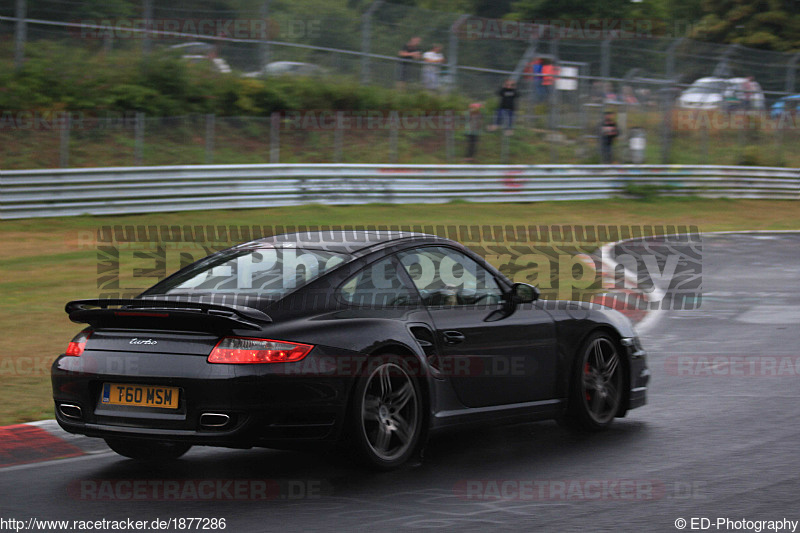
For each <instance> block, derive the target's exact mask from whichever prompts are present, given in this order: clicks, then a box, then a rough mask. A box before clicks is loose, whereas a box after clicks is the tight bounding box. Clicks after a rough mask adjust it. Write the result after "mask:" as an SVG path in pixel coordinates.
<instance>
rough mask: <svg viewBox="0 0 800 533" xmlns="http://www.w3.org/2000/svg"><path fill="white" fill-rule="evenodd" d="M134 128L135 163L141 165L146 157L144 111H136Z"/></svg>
mask: <svg viewBox="0 0 800 533" xmlns="http://www.w3.org/2000/svg"><path fill="white" fill-rule="evenodd" d="M134 128H135V129H134V141H133V143H134V146H133V164H134V165H141V164H142V161H143V159H144V113H141V112H137V113H136V125H135V127H134Z"/></svg>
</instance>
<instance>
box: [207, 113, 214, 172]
mask: <svg viewBox="0 0 800 533" xmlns="http://www.w3.org/2000/svg"><path fill="white" fill-rule="evenodd" d="M215 118H216V115H214V114H213V113H208V114H207V115H206V165H210V164H212V163H213V162H214V126H215V124H214V122H215Z"/></svg>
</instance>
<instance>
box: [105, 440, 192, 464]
mask: <svg viewBox="0 0 800 533" xmlns="http://www.w3.org/2000/svg"><path fill="white" fill-rule="evenodd" d="M105 441H106V444H108V447H109V448H111V449H112V450H114V451H115V452H117V453H118V454H120V455H122V456H123V457H129V458H131V459H136V460H139V461H168V460H171V459H177V458H178V457H180V456H181V455H183V454H185V453H186V452H188V451H189V448H191V447H192V445H191V444H185V443H182V442H161V441H148V440H133V439H105Z"/></svg>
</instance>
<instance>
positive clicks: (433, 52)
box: [422, 44, 444, 91]
mask: <svg viewBox="0 0 800 533" xmlns="http://www.w3.org/2000/svg"><path fill="white" fill-rule="evenodd" d="M422 60H423V61H424V62H425V65H424V66H423V67H422V83H423V85H425V88H426V89H428V90H431V91H435V90H437V89H439V71H440V70H441V67H440V65H441V64H442V63H444V56H443V55H442V46H441V45H438V44H435V45H433V48H431V49H430V50H428V51H427V52H425V53H424V54H422Z"/></svg>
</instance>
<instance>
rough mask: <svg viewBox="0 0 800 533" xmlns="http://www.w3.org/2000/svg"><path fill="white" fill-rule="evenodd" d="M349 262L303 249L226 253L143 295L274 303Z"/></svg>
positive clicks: (346, 257) (342, 257)
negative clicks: (204, 296)
mask: <svg viewBox="0 0 800 533" xmlns="http://www.w3.org/2000/svg"><path fill="white" fill-rule="evenodd" d="M349 260H350V256H349V255H347V254H343V253H338V252H330V251H326V250H314V249H304V248H288V247H284V248H271V247H259V248H257V249H252V248H251V249H239V250H230V251H229V252H228V253H225V254H222V255H218V256H211V257H208V258H206V259H203V260H201V261H198V262H197V263H195V264H193V265H189V266H188V267H186V268H185V269H183V270H181V271H179V272H178V273H177V274H176V275H175V276H172V277H170V278H167V279H165V280H164V281H162V282H161V283H159V284H157V285H155V286H154V287H153V288H151V289H149V290H148V291H147V292H145V295H147V296H152V295H170V296H173V295H174V296H178V295H201V294H238V295H243V296H249V295H253V296H258V297H259V298H268V299H270V300H272V299H278V298H281V297H283V296H284V295H286V294H288V293H290V292H292V291H294V290H295V289H298V288H300V287H302V286H303V285H306V284H307V283H309V282H310V281H312V280H314V279H316V278H318V277H320V276H321V275H323V274H325V273H326V272H329V271H330V270H332V269H333V268H335V267H337V266H339V265H341V264H344V263H346V262H348V261H349Z"/></svg>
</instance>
